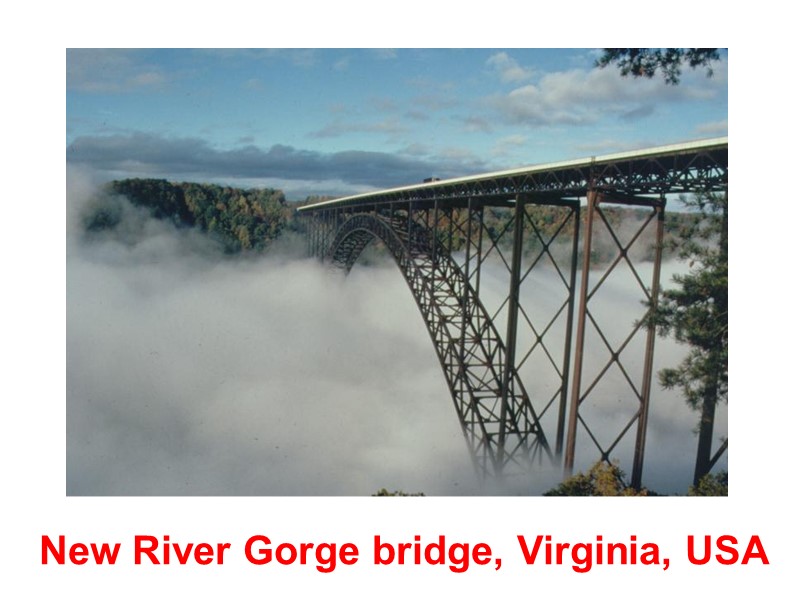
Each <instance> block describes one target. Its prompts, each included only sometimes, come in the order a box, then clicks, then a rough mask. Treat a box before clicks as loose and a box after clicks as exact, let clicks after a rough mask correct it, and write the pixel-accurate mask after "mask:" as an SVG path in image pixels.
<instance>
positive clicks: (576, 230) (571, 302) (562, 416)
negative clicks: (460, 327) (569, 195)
mask: <svg viewBox="0 0 800 600" xmlns="http://www.w3.org/2000/svg"><path fill="white" fill-rule="evenodd" d="M572 217H573V219H572V226H573V231H572V259H571V260H570V270H569V299H568V301H567V327H566V331H565V332H564V362H563V363H562V365H563V366H562V367H561V371H562V381H561V397H560V398H559V402H558V425H557V430H556V456H557V457H558V458H561V455H562V453H563V451H564V423H565V421H566V417H567V396H568V394H569V389H568V388H569V359H570V355H571V354H570V353H571V350H572V319H573V313H574V312H575V277H576V273H577V271H578V238H579V237H580V231H581V207H580V204H578V205H577V206H574V207H573V209H572Z"/></svg>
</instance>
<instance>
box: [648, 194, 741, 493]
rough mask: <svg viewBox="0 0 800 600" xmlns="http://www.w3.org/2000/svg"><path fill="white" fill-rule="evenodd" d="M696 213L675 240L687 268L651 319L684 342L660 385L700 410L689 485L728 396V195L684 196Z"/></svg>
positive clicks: (708, 462) (705, 466) (703, 465)
mask: <svg viewBox="0 0 800 600" xmlns="http://www.w3.org/2000/svg"><path fill="white" fill-rule="evenodd" d="M684 202H685V204H686V205H687V206H688V207H689V208H691V209H692V210H694V211H696V213H697V215H698V216H699V218H698V219H696V220H695V221H693V222H690V225H687V226H686V227H685V228H684V229H683V231H681V233H680V235H679V237H678V239H676V240H675V242H674V243H676V244H678V253H679V256H680V257H681V258H682V259H684V260H686V261H688V264H689V272H688V273H686V274H683V275H676V276H675V277H674V278H673V281H674V283H675V284H677V285H676V287H675V288H672V289H667V290H664V291H663V292H662V293H661V298H660V301H659V302H660V303H659V306H658V310H657V311H655V313H654V314H653V319H654V320H655V324H656V326H657V327H658V330H659V333H660V334H662V335H670V334H671V335H673V336H674V337H675V339H676V340H677V341H678V342H681V343H685V344H687V345H688V346H689V353H688V355H687V356H686V358H685V359H684V360H683V361H682V362H681V363H680V364H679V365H678V366H676V367H673V368H668V369H663V370H662V371H660V372H659V379H660V382H661V385H662V386H663V387H665V388H667V389H673V388H678V389H680V390H681V391H682V392H683V396H684V398H686V402H687V403H688V404H689V406H691V407H692V409H694V410H697V411H699V412H700V424H699V426H698V432H699V438H698V449H697V462H696V466H695V475H694V484H695V485H697V484H698V483H699V481H700V479H702V478H703V477H704V476H705V475H707V474H708V473H709V471H710V470H711V468H712V467H713V466H714V461H715V460H716V458H717V457H718V456H719V453H718V454H717V455H716V456H715V457H713V458H712V456H711V446H712V441H713V431H714V413H715V410H716V406H717V404H718V403H719V402H726V403H727V401H728V196H727V194H700V195H698V196H696V197H694V198H692V199H689V200H684Z"/></svg>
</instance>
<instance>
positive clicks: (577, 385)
mask: <svg viewBox="0 0 800 600" xmlns="http://www.w3.org/2000/svg"><path fill="white" fill-rule="evenodd" d="M598 198H599V194H598V193H597V191H596V190H593V189H590V190H589V191H588V192H587V194H586V229H585V235H584V239H583V267H582V271H581V295H580V299H579V305H578V332H577V334H576V337H575V370H574V371H573V374H572V403H571V404H570V407H569V422H568V423H567V448H566V454H565V456H564V476H565V477H569V476H570V475H572V469H573V468H574V466H575V437H576V435H577V431H578V404H579V403H580V400H581V372H582V370H583V342H584V339H585V336H586V304H587V301H588V300H587V295H588V293H589V270H590V269H591V266H592V264H591V261H592V223H593V222H594V211H595V206H596V204H597V201H598Z"/></svg>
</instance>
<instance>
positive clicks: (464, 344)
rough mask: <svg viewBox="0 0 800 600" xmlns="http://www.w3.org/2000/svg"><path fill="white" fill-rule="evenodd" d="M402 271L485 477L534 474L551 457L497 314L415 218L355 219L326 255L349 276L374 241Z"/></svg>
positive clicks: (343, 227)
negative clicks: (511, 361)
mask: <svg viewBox="0 0 800 600" xmlns="http://www.w3.org/2000/svg"><path fill="white" fill-rule="evenodd" d="M376 239H377V240H380V241H381V242H382V243H383V244H384V245H385V246H386V248H387V249H388V250H389V252H390V253H391V255H392V257H393V258H394V260H395V262H396V263H397V266H398V267H399V268H400V271H401V273H402V274H403V277H404V279H405V280H406V283H407V284H408V286H409V289H410V290H411V293H412V295H413V296H414V300H415V301H416V303H417V306H418V308H419V310H420V313H421V314H422V317H423V320H424V321H425V325H426V327H427V329H428V333H429V334H430V336H431V340H432V341H433V345H434V348H435V350H436V354H437V356H438V358H439V362H440V364H441V367H442V370H443V372H444V375H445V379H446V380H447V385H448V388H449V389H450V393H451V396H452V399H453V403H454V405H455V409H456V413H457V415H458V418H459V421H460V423H461V427H462V431H463V433H464V437H465V439H466V442H467V445H468V447H469V449H470V452H471V457H472V460H473V462H474V465H475V467H476V469H477V470H478V472H479V473H480V474H481V475H484V476H486V475H490V474H494V475H501V474H502V475H504V476H509V475H511V476H513V475H516V474H524V473H528V472H530V469H531V467H532V466H533V465H534V464H535V463H536V462H537V461H539V462H541V461H542V460H543V459H544V458H545V457H546V458H547V460H548V461H552V459H553V456H552V453H551V451H550V447H549V445H548V443H547V439H546V437H545V434H544V431H543V429H542V427H541V425H540V423H539V419H538V417H537V415H536V413H535V411H534V409H533V405H532V403H531V401H530V398H529V397H528V394H527V393H526V391H525V388H524V386H523V384H522V381H521V380H520V378H519V376H518V375H517V373H516V369H515V368H514V367H508V362H507V360H506V352H507V351H506V347H505V345H504V343H503V340H502V337H501V336H500V335H499V333H498V332H497V330H496V328H495V326H494V324H493V321H492V318H491V316H490V315H489V314H488V312H487V311H486V309H485V308H484V306H483V304H482V303H481V302H480V300H479V298H478V294H477V292H476V291H475V290H474V289H473V287H472V286H471V285H470V284H469V282H468V281H467V280H466V279H465V277H464V274H463V272H462V271H461V269H460V268H459V267H458V265H457V264H456V262H455V261H454V260H453V258H452V257H451V254H450V252H448V251H447V249H446V248H445V247H444V246H443V245H442V243H441V242H440V241H439V240H438V238H437V236H436V233H435V229H434V230H430V229H427V228H425V227H424V226H422V225H420V224H419V223H416V222H415V221H413V220H412V219H411V218H410V216H408V215H407V216H406V217H402V216H398V215H397V214H396V213H395V214H393V215H391V216H388V217H387V216H385V215H382V214H379V213H374V214H365V213H361V214H356V215H353V216H350V217H349V218H347V219H346V220H345V221H343V222H342V223H341V224H340V225H339V227H338V228H337V229H335V234H334V235H333V240H332V242H331V243H330V246H329V249H328V252H327V257H328V259H329V260H330V261H331V262H332V263H333V264H334V265H336V266H338V267H340V268H342V269H343V270H345V271H346V272H349V271H350V269H351V268H352V267H353V265H354V264H355V262H356V260H357V259H358V257H359V256H360V255H361V253H362V252H363V251H364V249H365V248H366V247H367V246H368V245H369V244H370V242H372V241H373V240H376Z"/></svg>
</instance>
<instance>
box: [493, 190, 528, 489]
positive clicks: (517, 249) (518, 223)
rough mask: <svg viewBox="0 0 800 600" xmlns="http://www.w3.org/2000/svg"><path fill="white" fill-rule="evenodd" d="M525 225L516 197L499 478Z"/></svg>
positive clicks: (522, 207) (522, 205)
mask: <svg viewBox="0 0 800 600" xmlns="http://www.w3.org/2000/svg"><path fill="white" fill-rule="evenodd" d="M524 221H525V202H524V199H523V196H522V195H521V194H517V197H516V203H515V206H514V248H513V255H512V258H511V275H510V277H511V280H510V282H509V285H508V321H507V323H506V325H507V328H506V364H505V366H504V368H503V388H502V404H501V405H500V437H499V439H498V443H497V461H496V463H495V471H496V472H497V473H498V474H499V473H500V472H501V470H502V468H503V460H504V458H505V441H506V420H507V419H508V405H509V401H508V397H509V393H510V386H511V378H512V373H514V372H515V370H516V348H517V315H518V313H519V276H520V271H521V269H522V236H523V228H522V226H523V224H524Z"/></svg>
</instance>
